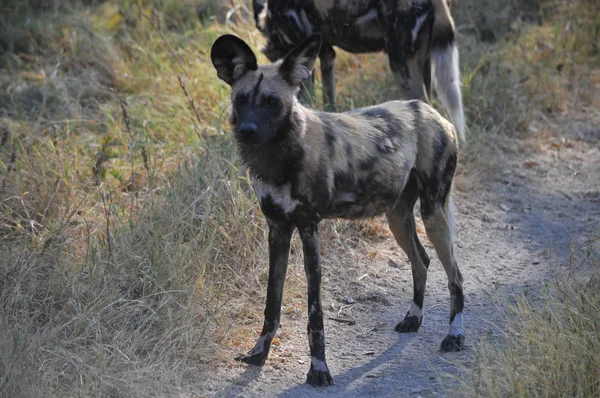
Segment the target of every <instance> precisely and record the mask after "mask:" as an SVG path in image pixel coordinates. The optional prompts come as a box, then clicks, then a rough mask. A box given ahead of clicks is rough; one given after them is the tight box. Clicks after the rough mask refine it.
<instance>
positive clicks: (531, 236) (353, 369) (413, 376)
mask: <svg viewBox="0 0 600 398" xmlns="http://www.w3.org/2000/svg"><path fill="white" fill-rule="evenodd" d="M586 120H587V121H586ZM536 123H537V124H538V125H539V124H542V123H546V124H547V123H552V125H551V126H550V127H552V131H554V132H555V133H554V134H550V135H549V134H547V133H545V134H546V136H542V135H540V134H533V135H534V136H533V137H532V138H529V139H527V140H516V139H510V140H509V139H498V140H496V143H497V147H496V149H492V150H491V151H493V152H495V156H491V157H489V159H491V160H486V161H479V162H478V163H477V164H475V165H470V171H469V172H468V173H467V172H465V171H464V170H463V171H462V172H461V173H460V175H459V176H458V177H457V184H456V189H455V202H456V206H457V209H458V219H457V258H458V261H459V267H460V268H461V270H462V272H463V274H464V276H465V282H464V288H465V294H466V302H465V309H466V313H465V326H466V339H467V345H469V346H471V347H472V346H474V345H476V344H477V341H478V339H479V338H481V337H484V336H486V335H488V334H491V333H498V328H497V327H496V326H493V323H494V322H496V321H498V320H499V317H498V315H499V312H500V311H499V310H498V309H497V307H496V306H495V304H494V300H493V297H509V298H510V295H511V294H514V293H516V292H528V291H529V292H530V294H531V295H532V297H535V291H536V288H538V287H540V286H541V285H542V283H543V281H544V280H548V279H549V278H551V277H552V275H553V274H555V273H556V272H558V271H559V269H560V264H561V263H563V262H564V258H565V256H566V255H567V254H568V249H569V245H570V243H572V242H573V241H579V240H581V239H585V237H586V236H587V234H590V233H592V232H593V231H594V228H598V226H597V221H598V220H599V219H600V147H599V142H600V131H599V130H598V127H597V126H599V125H600V114H597V113H596V114H592V115H591V116H590V115H589V114H587V115H584V117H582V119H581V120H577V119H575V120H573V119H572V118H571V120H570V121H569V122H568V123H567V122H561V121H560V120H555V121H553V122H549V121H544V120H543V119H540V120H538V121H536V122H534V123H532V126H533V127H534V129H535V126H536ZM561 123H562V124H561ZM560 126H562V127H560ZM545 127H548V126H547V125H546V126H545ZM545 131H548V130H547V129H545ZM565 131H568V133H566V134H567V135H566V136H565V135H564V134H565ZM421 239H422V241H423V242H424V245H425V247H426V249H427V251H428V252H429V254H430V256H431V258H432V263H431V266H430V268H429V270H430V271H429V275H428V284H427V292H426V297H425V305H424V310H425V318H424V320H423V324H422V326H421V329H420V331H419V332H418V333H414V334H404V335H401V334H398V333H396V332H395V331H394V325H395V324H396V323H397V322H398V321H399V320H400V319H402V317H403V315H404V313H405V311H407V310H408V306H409V303H410V300H411V297H412V277H411V273H410V265H409V264H408V261H407V258H406V257H405V255H404V253H402V252H401V250H400V249H399V248H398V247H397V246H396V244H395V243H394V241H393V240H392V239H391V238H387V239H382V240H380V241H379V242H378V243H374V244H373V245H370V246H369V247H368V249H366V250H365V249H360V250H357V252H356V253H354V255H352V253H350V254H346V255H344V256H343V257H342V256H341V255H340V254H339V253H334V252H332V251H329V252H328V253H326V255H325V256H324V266H323V269H324V286H323V290H324V307H325V308H326V309H327V310H326V312H325V319H326V320H325V333H326V339H327V360H328V364H329V368H330V370H331V372H332V375H333V377H334V381H335V386H332V387H330V388H327V389H314V388H312V387H310V386H308V385H306V384H304V381H305V377H306V372H307V371H308V367H309V361H310V358H309V356H308V342H307V340H306V323H305V322H306V320H305V313H302V314H299V315H298V314H296V315H294V314H292V315H283V319H282V321H283V326H282V328H281V330H280V334H279V345H278V346H275V347H274V348H272V351H271V355H270V358H269V359H268V361H267V364H266V365H265V366H264V367H263V368H262V369H260V368H256V367H248V366H245V365H241V364H238V363H236V362H234V361H233V360H227V361H225V362H224V363H222V364H220V366H219V368H218V370H217V371H216V372H215V373H214V374H213V375H212V377H211V378H210V379H209V380H206V381H205V382H204V385H203V388H202V391H201V393H200V396H257V397H258V396H260V397H262V396H284V397H302V396H321V395H324V396H340V397H342V396H343V397H354V396H355V397H362V396H380V397H382V396H386V397H387V396H403V397H404V396H415V397H417V396H421V397H430V396H440V395H445V393H444V390H443V387H442V385H441V384H440V382H439V380H440V374H441V373H456V372H457V371H458V370H457V367H456V366H455V365H454V364H453V362H459V363H461V364H464V365H467V366H468V363H469V361H470V357H471V355H470V350H466V351H464V352H461V353H451V354H443V353H440V351H439V345H440V343H441V341H442V339H443V338H444V336H445V334H446V332H447V317H448V313H449V293H448V291H447V288H446V283H447V282H446V275H445V273H444V271H443V268H442V266H441V264H440V263H439V260H438V259H437V257H436V256H435V254H434V252H433V248H432V246H431V245H430V244H429V242H428V241H427V240H426V238H425V237H424V236H422V235H421ZM294 267H296V268H297V269H292V270H291V272H302V271H301V268H300V267H301V265H294ZM347 296H350V297H352V299H353V300H354V303H353V304H351V305H349V304H346V303H344V298H345V297H347ZM284 300H285V298H284ZM301 309H302V310H303V311H304V309H303V308H301ZM340 309H341V310H340ZM260 310H261V311H262V308H261V309H260ZM331 317H336V318H340V319H348V320H353V321H354V322H355V323H354V324H351V323H342V322H339V321H335V320H332V319H330V318H331ZM259 326H260V325H259V324H257V325H255V326H254V328H256V329H258V328H259ZM500 327H501V326H500ZM246 348H248V349H249V348H251V347H250V346H248V347H244V349H246ZM238 353H239V352H237V351H236V352H233V351H232V352H231V353H230V355H229V357H230V358H233V357H234V356H235V355H236V354H238ZM455 384H456V385H455V386H454V388H460V387H459V386H458V385H457V384H458V383H455ZM455 392H456V393H458V394H459V395H460V391H455ZM196 396H198V394H196Z"/></svg>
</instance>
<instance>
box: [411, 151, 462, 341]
mask: <svg viewBox="0 0 600 398" xmlns="http://www.w3.org/2000/svg"><path fill="white" fill-rule="evenodd" d="M455 168H456V155H450V156H449V157H448V159H447V161H446V164H445V165H443V164H442V165H440V170H439V173H436V174H437V175H433V176H431V177H430V178H429V180H428V181H425V183H424V184H422V189H421V192H419V196H420V199H421V216H422V217H423V223H424V224H425V230H426V231H427V237H428V238H429V240H430V241H431V243H432V244H433V247H434V248H435V251H436V253H437V255H438V257H439V259H440V261H441V262H442V264H443V266H444V269H445V270H446V274H447V276H448V288H449V290H450V330H449V332H448V335H447V336H446V338H445V339H444V341H442V345H441V349H442V350H443V351H460V350H461V349H463V346H464V340H465V336H464V331H463V319H462V312H463V307H464V297H463V289H462V282H463V277H462V275H461V273H460V270H459V269H458V265H457V264H456V259H455V258H454V248H453V246H454V237H453V230H454V227H453V215H452V210H453V209H452V208H451V206H450V203H451V192H450V191H451V185H452V177H453V175H454V169H455Z"/></svg>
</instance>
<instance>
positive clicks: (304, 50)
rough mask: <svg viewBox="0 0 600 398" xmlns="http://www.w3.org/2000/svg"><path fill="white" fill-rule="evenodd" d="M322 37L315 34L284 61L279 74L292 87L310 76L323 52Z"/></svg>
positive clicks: (291, 52)
mask: <svg viewBox="0 0 600 398" xmlns="http://www.w3.org/2000/svg"><path fill="white" fill-rule="evenodd" d="M321 41H322V40H321V35H320V34H315V35H312V36H310V37H309V38H308V39H306V40H304V41H303V42H302V43H300V44H299V45H298V46H297V47H296V48H294V49H293V50H292V51H290V53H289V54H288V55H286V56H285V58H284V59H283V63H282V64H281V66H280V67H279V74H280V75H281V77H283V80H285V81H286V82H288V83H289V84H290V85H292V86H300V84H301V83H302V82H303V81H304V79H306V78H307V77H309V76H310V74H311V72H312V70H313V67H314V66H315V61H316V59H317V56H318V55H319V51H321Z"/></svg>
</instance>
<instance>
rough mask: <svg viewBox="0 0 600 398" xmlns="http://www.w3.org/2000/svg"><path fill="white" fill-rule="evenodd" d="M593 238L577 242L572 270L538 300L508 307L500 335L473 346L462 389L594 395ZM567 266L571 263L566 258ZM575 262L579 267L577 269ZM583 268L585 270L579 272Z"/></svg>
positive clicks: (598, 321)
mask: <svg viewBox="0 0 600 398" xmlns="http://www.w3.org/2000/svg"><path fill="white" fill-rule="evenodd" d="M597 243H598V239H596V240H595V241H590V242H587V244H586V245H584V247H582V248H579V250H581V251H582V252H583V253H584V259H583V261H582V262H580V264H578V266H579V267H580V268H579V269H575V271H576V272H575V273H574V274H571V275H568V276H564V275H563V276H561V277H559V278H558V280H557V281H556V283H553V284H551V285H549V286H548V287H547V288H546V290H545V291H544V293H543V294H542V295H541V297H540V298H539V300H535V301H534V302H532V300H531V297H525V296H521V297H519V298H518V299H517V300H516V304H514V305H513V306H511V307H510V308H509V313H508V315H507V319H506V322H505V323H504V331H503V333H502V335H501V337H500V339H497V338H496V339H491V340H485V341H484V342H483V343H482V344H480V345H479V346H478V347H477V350H476V354H475V359H474V363H473V369H472V370H470V371H469V372H468V375H469V376H468V378H467V379H466V383H465V387H466V388H465V389H464V390H463V392H464V393H465V395H468V396H473V397H597V396H598V395H600V258H598V257H597V254H598V253H597V249H598V247H597ZM570 266H571V267H572V269H573V267H574V266H575V265H574V264H570ZM581 267H584V269H583V270H582V269H581ZM582 271H585V272H582Z"/></svg>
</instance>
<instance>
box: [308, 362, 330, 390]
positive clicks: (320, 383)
mask: <svg viewBox="0 0 600 398" xmlns="http://www.w3.org/2000/svg"><path fill="white" fill-rule="evenodd" d="M306 383H307V384H310V385H311V386H313V387H327V386H331V385H333V378H332V377H331V374H330V373H329V370H325V371H321V370H315V369H313V367H312V366H311V367H310V370H309V371H308V373H307V374H306Z"/></svg>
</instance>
